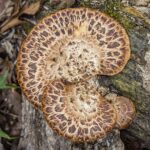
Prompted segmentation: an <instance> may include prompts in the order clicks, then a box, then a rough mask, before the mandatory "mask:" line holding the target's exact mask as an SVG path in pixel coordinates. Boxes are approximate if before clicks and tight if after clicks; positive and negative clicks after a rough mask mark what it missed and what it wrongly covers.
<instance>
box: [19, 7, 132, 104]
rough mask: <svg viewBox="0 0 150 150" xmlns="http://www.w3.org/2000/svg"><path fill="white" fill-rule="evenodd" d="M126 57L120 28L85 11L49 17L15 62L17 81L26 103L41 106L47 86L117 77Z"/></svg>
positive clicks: (126, 44) (125, 42)
mask: <svg viewBox="0 0 150 150" xmlns="http://www.w3.org/2000/svg"><path fill="white" fill-rule="evenodd" d="M129 57H130V44H129V39H128V36H127V34H126V31H125V30H124V29H123V27H122V26H121V25H120V24H119V23H118V22H116V21H115V20H113V19H112V18H110V17H109V16H107V15H105V14H104V13H101V12H100V11H97V10H91V9H89V8H68V9H64V10H60V11H57V12H55V13H54V14H50V15H48V16H47V17H45V18H44V19H43V20H41V21H40V22H39V23H38V24H37V25H36V26H35V27H34V28H33V29H32V31H31V32H30V33H29V35H28V37H27V38H26V40H25V41H24V42H23V44H22V46H21V50H20V52H19V55H18V59H17V78H18V81H19V84H20V86H21V88H22V90H23V92H24V94H25V95H26V96H27V98H28V99H29V100H30V102H32V103H33V104H35V105H36V106H41V99H42V95H43V91H44V89H45V87H46V86H47V83H48V81H53V80H60V79H61V80H64V81H67V82H70V83H76V82H79V81H82V80H87V79H89V78H90V77H92V76H95V75H97V74H100V75H114V74H117V73H119V72H120V71H121V70H122V69H123V68H124V66H125V65H126V63H127V61H128V59H129Z"/></svg>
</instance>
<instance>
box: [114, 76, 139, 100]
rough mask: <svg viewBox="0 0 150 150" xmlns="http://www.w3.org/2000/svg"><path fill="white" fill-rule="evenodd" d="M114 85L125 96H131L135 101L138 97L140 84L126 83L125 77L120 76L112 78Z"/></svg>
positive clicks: (134, 82)
mask: <svg viewBox="0 0 150 150" xmlns="http://www.w3.org/2000/svg"><path fill="white" fill-rule="evenodd" d="M112 83H113V84H114V85H115V87H116V88H117V89H118V90H119V91H121V93H123V94H124V95H127V96H130V97H132V98H134V99H136V97H137V91H139V90H140V86H141V85H140V83H139V82H137V81H135V80H130V81H126V80H125V78H124V76H121V75H118V76H116V77H114V78H112Z"/></svg>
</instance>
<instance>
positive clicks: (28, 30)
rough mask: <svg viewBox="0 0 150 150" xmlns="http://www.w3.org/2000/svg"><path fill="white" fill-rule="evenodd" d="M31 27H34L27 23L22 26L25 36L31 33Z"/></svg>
mask: <svg viewBox="0 0 150 150" xmlns="http://www.w3.org/2000/svg"><path fill="white" fill-rule="evenodd" d="M33 26H34V25H32V24H30V23H27V22H26V23H24V24H23V25H22V27H23V29H24V31H25V32H26V34H28V33H29V32H30V31H31V29H32V28H33Z"/></svg>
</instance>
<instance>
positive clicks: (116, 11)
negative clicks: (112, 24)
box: [101, 0, 135, 30]
mask: <svg viewBox="0 0 150 150" xmlns="http://www.w3.org/2000/svg"><path fill="white" fill-rule="evenodd" d="M123 7H124V6H123V5H122V3H121V2H120V0H113V1H112V0H106V1H105V3H104V6H102V7H101V10H102V11H103V12H105V13H106V14H108V15H109V16H111V17H113V18H114V19H116V20H117V21H118V22H120V23H121V24H122V25H123V26H124V27H125V28H126V29H127V30H129V29H132V28H134V26H135V25H134V23H133V22H132V21H131V19H130V18H129V17H128V16H127V15H125V14H124V13H123V12H122V11H121V10H122V8H123Z"/></svg>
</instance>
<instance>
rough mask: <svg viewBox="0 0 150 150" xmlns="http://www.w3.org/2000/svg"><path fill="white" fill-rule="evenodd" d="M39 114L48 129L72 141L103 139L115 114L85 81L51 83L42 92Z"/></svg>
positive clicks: (56, 81)
mask: <svg viewBox="0 0 150 150" xmlns="http://www.w3.org/2000/svg"><path fill="white" fill-rule="evenodd" d="M44 95H45V96H44V97H43V101H42V104H43V112H44V115H45V118H46V120H47V122H48V124H49V126H50V127H51V128H52V129H53V130H54V131H55V132H57V133H58V134H60V135H62V136H64V137H66V138H68V139H70V140H71V141H74V142H92V141H95V140H96V139H99V138H103V137H105V136H106V135H107V133H108V132H110V131H111V130H112V129H113V128H114V126H115V123H116V111H115V109H114V107H113V105H111V104H110V103H108V102H107V101H106V100H105V99H104V98H103V97H102V96H101V95H100V93H99V92H98V90H97V88H96V86H94V85H93V84H91V82H89V81H84V82H78V83H76V84H71V85H65V84H64V83H63V82H62V81H58V80H55V81H52V82H50V84H49V86H47V88H46V90H45V94H44Z"/></svg>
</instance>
